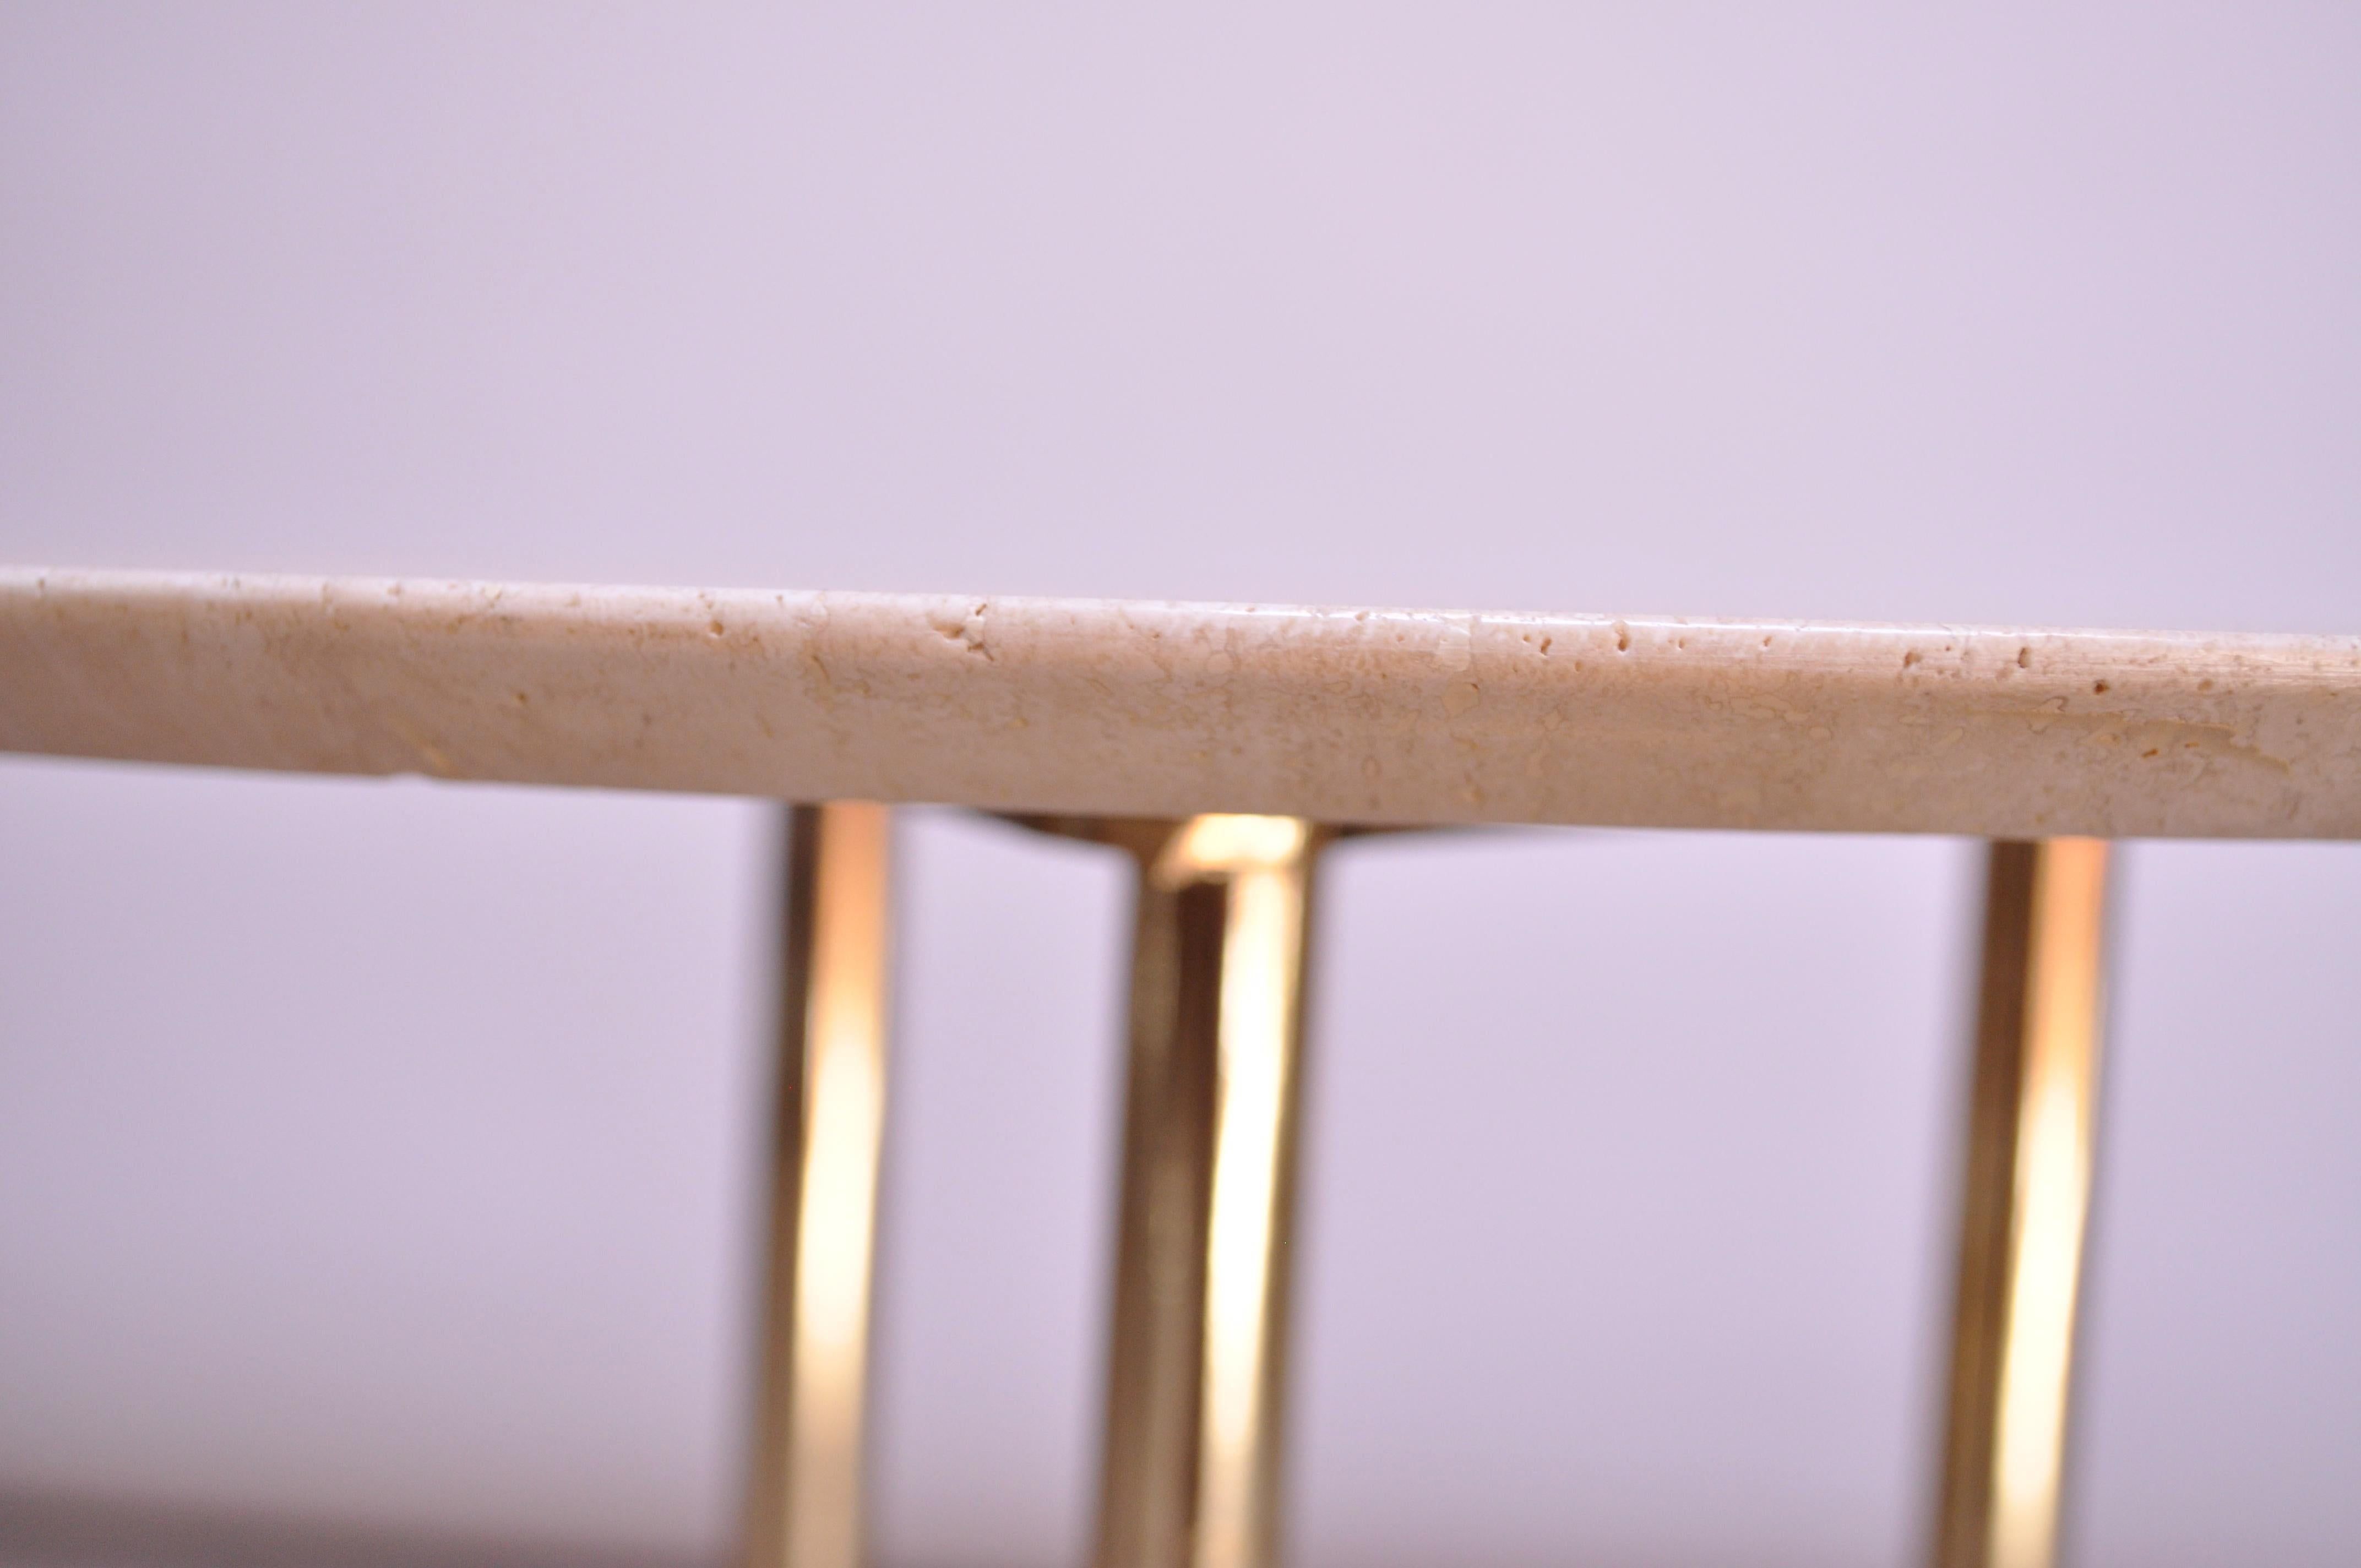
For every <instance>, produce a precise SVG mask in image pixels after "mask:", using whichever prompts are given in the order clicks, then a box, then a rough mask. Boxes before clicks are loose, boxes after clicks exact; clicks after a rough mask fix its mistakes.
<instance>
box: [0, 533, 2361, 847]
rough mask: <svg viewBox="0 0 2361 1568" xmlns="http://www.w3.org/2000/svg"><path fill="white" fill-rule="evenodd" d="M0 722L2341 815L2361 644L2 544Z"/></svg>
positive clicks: (1570, 805) (1058, 801) (2079, 823)
mask: <svg viewBox="0 0 2361 1568" xmlns="http://www.w3.org/2000/svg"><path fill="white" fill-rule="evenodd" d="M0 747H5V749H7V750H11V751H37V752H50V753H56V754H60V755H70V756H83V757H112V758H131V759H140V760H145V761H149V762H194V763H206V764H213V765H217V766H225V767H242V768H271V769H282V770H293V771H298V772H307V773H428V774H433V775H434V776H437V777H441V778H453V779H495V780H511V781H515V782H520V783H530V784H589V785H598V786H605V787H613V788H624V789H654V790H686V791H701V792H712V793H719V794H730V795H771V796H778V797H785V798H792V799H800V800H816V799H825V798H838V797H867V798H874V799H880V800H889V801H947V802H957V803H961V804H965V805H969V806H987V807H993V808H996V809H1003V810H1014V811H1036V812H1071V813H1104V814H1126V815H1129V814H1137V815H1178V814H1182V813H1188V812H1194V811H1206V810H1224V811H1249V812H1274V813H1289V814H1295V815H1302V816H1309V817H1318V818H1321V819H1323V820H1327V821H1332V822H1365V823H1409V822H1559V823H1593V824H1621V825H1636V826H1652V827H1678V828H1708V827H1710V828H1818V829H1840V830H1859V831H1873V832H1947V833H1974V834H1986V835H1994V836H2009V837H2033V836H2047V835H2058V834H2097V835H2106V836H2136V835H2174V836H2224V837H2283V838H2356V837H2361V639H2356V638H2352V637H2289V636H2253V635H2208V634H2201V633H2190V632H2096V631H2031V630H2002V629H1995V628H1968V627H1936V626H1855V625H1828V624H1814V623H1807V622H1795V621H1723V620H1673V619H1664V618H1648V617H1628V618H1622V619H1617V618H1612V617H1606V616H1592V615H1529V614H1513V615H1490V614H1482V615H1477V614H1456V613H1442V612H1436V611H1426V610H1399V609H1291V608H1279V607H1261V606H1241V605H1186V604H1159V603H1123V602H1111V601H1104V600H1087V599H1085V600H1062V599H1034V598H945V597H922V596H894V595H866V594H831V593H759V592H711V593H706V592H695V591H690V590H686V589H674V588H635V587H543V586H530V587H526V586H498V585H490V584H474V583H440V582H382V581H357V580H335V579H329V580H322V579H317V578H297V577H228V576H193V575H163V574H138V573H116V572H76V571H42V570H34V569H24V568H17V569H5V570H0Z"/></svg>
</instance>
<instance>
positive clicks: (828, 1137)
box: [744, 803, 891, 1568]
mask: <svg viewBox="0 0 2361 1568" xmlns="http://www.w3.org/2000/svg"><path fill="white" fill-rule="evenodd" d="M787 837H788V847H787V855H786V868H785V881H786V888H785V893H786V896H785V911H784V916H785V918H784V922H783V928H782V947H781V953H780V987H779V1013H778V1084H779V1089H778V1112H777V1121H776V1124H775V1132H774V1146H773V1159H772V1171H771V1191H770V1216H769V1232H768V1237H767V1248H766V1254H767V1255H766V1259H765V1283H764V1290H763V1338H762V1344H761V1361H762V1371H761V1378H762V1382H761V1387H760V1403H759V1406H758V1409H757V1415H756V1420H755V1432H754V1444H753V1450H754V1452H753V1462H752V1474H751V1475H750V1476H749V1480H748V1486H747V1495H746V1513H745V1520H744V1531H745V1563H746V1568H857V1565H858V1564H859V1563H860V1561H861V1554H862V1507H861V1503H862V1463H861V1461H862V1403H863V1386H864V1383H865V1380H866V1372H867V1364H868V1349H869V1299H870V1279H871V1272H872V1263H873V1253H874V1248H875V1240H874V1235H875V1224H876V1211H877V1169H878V1156H879V1150H880V1147H881V1145H882V1141H883V1134H884V1111H885V1024H886V1018H885V1014H886V991H887V984H888V978H889V974H888V971H889V964H890V959H889V950H888V940H889V933H888V912H887V892H888V889H887V883H888V876H889V872H890V860H891V843H890V839H891V822H890V818H889V814H888V813H887V811H886V808H885V807H884V806H872V805H867V804H860V803H842V804H832V805H828V806H796V807H793V808H792V810H791V812H790V814H789V826H788V834H787Z"/></svg>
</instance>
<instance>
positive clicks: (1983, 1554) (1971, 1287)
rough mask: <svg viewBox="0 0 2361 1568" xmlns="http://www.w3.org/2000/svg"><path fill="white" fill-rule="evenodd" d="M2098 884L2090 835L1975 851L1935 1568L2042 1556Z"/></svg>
mask: <svg viewBox="0 0 2361 1568" xmlns="http://www.w3.org/2000/svg"><path fill="white" fill-rule="evenodd" d="M2106 879H2107V845H2106V844H2105V843H2104V842H2103V841H2102V840H2099V839H2048V840H2045V841H2042V842H2039V843H1995V844H1993V846H1992V850H1991V861H1990V868H1989V883H1988V891H1987V895H1986V907H1985V916H1984V946H1983V981H1982V999H1981V1005H1980V1007H1979V1013H1978V1019H1977V1027H1976V1060H1975V1076H1974V1081H1973V1088H1972V1091H1971V1106H1970V1112H1969V1129H1968V1159H1967V1177H1966V1190H1965V1193H1964V1201H1963V1203H1962V1206H1961V1228H1960V1271H1959V1293H1958V1299H1957V1304H1956V1308H1955V1316H1954V1319H1953V1326H1952V1342H1951V1380H1950V1407H1949V1421H1948V1426H1947V1431H1946V1447H1945V1453H1944V1467H1943V1486H1942V1497H1941V1504H1940V1511H1939V1514H1938V1519H1937V1525H1936V1542H1935V1552H1934V1562H1935V1563H1936V1565H1937V1568H2049V1565H2050V1564H2051V1563H2054V1562H2055V1560H2056V1556H2057V1541H2058V1519H2059V1494H2060V1490H2061V1483H2062V1480H2063V1476H2064V1471H2065V1450H2066V1430H2067V1426H2066V1421H2067V1404H2068V1395H2069V1390H2070V1383H2071V1379H2072V1369H2073V1351H2074V1320H2075V1309H2076V1301H2077V1298H2078V1296H2079V1294H2080V1288H2081V1272H2082V1240H2083V1234H2084V1230H2085V1228H2086V1225H2087V1222H2088V1217H2089V1213H2090V1198H2091V1161H2092V1130H2093V1120H2092V1119H2093V1107H2094V1102H2095V1099H2096V1094H2097V1089H2098V1076H2099V1054H2100V1037H2101V1011H2102V1002H2103V995H2102V992H2103V954H2104V945H2105V944H2104V934H2105V932H2104V927H2105V918H2104V916H2105V902H2106Z"/></svg>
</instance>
